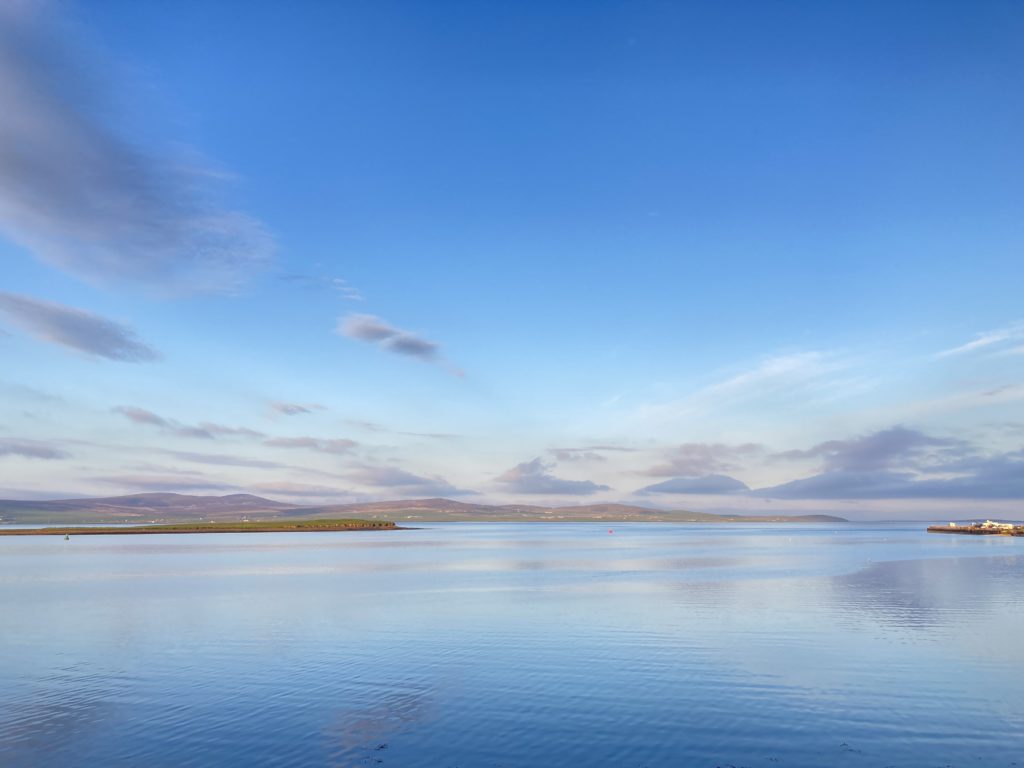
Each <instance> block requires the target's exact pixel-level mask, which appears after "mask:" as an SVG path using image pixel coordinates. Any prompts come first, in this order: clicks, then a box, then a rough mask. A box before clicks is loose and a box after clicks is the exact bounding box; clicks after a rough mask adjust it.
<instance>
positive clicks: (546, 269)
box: [0, 0, 1024, 517]
mask: <svg viewBox="0 0 1024 768" xmlns="http://www.w3.org/2000/svg"><path fill="white" fill-rule="evenodd" d="M1022 37H1024V8H1021V6H1020V5H1019V4H1018V3H1012V2H1005V3H1001V2H960V3H954V2H950V3H937V2H927V3H913V2H901V3H799V2H789V3H710V2H708V3H654V2H650V3H647V2H628V3H627V2H617V3H612V2H604V3H603V2H587V3H570V2H561V3H560V2H545V3H519V2H485V3H480V2H473V3H469V2H436V3H412V2H409V3H392V2H339V3H313V2H309V3H287V4H286V3H259V4H249V3H247V4H241V3H233V2H202V3H200V2H183V3H176V4H174V5H173V6H172V5H167V4H162V3H138V2H114V1H110V2H104V3H93V4H86V3H79V4H75V3H48V2H35V1H32V0H23V1H15V0H12V2H8V3H4V4H2V5H0V236H2V237H0V262H2V265H3V271H2V277H0V404H2V408H0V494H2V495H4V496H7V497H24V498H32V497H37V496H48V497H53V496H62V495H110V494H114V493H128V492H142V491H154V490H161V491H162V490H174V491H183V492H209V493H230V492H237V491H250V492H254V493H261V494H263V495H266V496H271V497H274V498H279V499H283V500H287V501H305V500H310V501H317V502H320V501H330V500H338V501H348V500H362V499H381V498H396V497H417V496H435V495H445V496H455V495H458V496H460V498H468V499H478V500H480V501H514V502H519V503H524V502H533V503H556V504H573V503H584V502H593V501H606V500H615V501H629V502H634V503H644V504H649V505H653V506H662V507H679V508H689V509H700V510H708V511H719V510H756V511H765V510H771V511H776V510H780V511H781V510H784V509H785V510H841V511H842V512H843V513H846V514H847V516H850V517H857V516H860V517H878V516H902V517H908V516H918V517H930V516H935V515H939V516H946V515H949V514H953V513H955V512H958V513H960V514H961V515H964V516H971V515H974V514H1003V515H1009V514H1012V513H1013V512H1014V511H1017V512H1019V511H1020V509H1021V506H1020V505H1021V503H1022V497H1024V384H1022V383H1021V382H1022V381H1024V310H1022V309H1021V299H1020V286H1021V285H1022V283H1024V280H1022V278H1024V259H1022V257H1021V253H1022V245H1024V216H1022V215H1021V214H1022V207H1024V206H1022V204H1024V143H1022V142H1021V140H1020V136H1022V135H1024V103H1022V102H1021V100H1020V98H1019V94H1020V93H1021V92H1024V47H1022V46H1021V45H1020V40H1021V39H1022Z"/></svg>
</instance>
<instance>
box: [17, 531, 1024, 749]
mask: <svg viewBox="0 0 1024 768" xmlns="http://www.w3.org/2000/svg"><path fill="white" fill-rule="evenodd" d="M613 528H614V534H609V533H608V526H607V525H603V526H602V525H590V524H579V523H576V524H552V523H547V524H509V525H504V524H447V525H432V526H430V527H429V528H425V529H423V530H414V531H395V532H366V533H334V534H332V533H325V534H311V533H302V534H237V535H236V534H225V535H216V536H213V535H188V536H185V535H183V536H166V537H163V536H147V537H118V536H96V537H73V539H72V541H70V542H65V541H63V540H62V539H61V538H59V537H52V538H50V537H47V538H36V537H31V538H29V537H17V538H15V537H10V538H0V765H3V766H5V768H6V767H13V766H32V767H33V768H36V767H46V766H62V767H67V766H110V765H127V766H176V767H177V766H190V765H192V766H212V765H216V766H370V765H380V766H383V768H387V767H388V766H431V767H434V766H438V767H442V766H461V767H463V768H471V767H473V766H504V767H505V768H510V767H512V766H531V767H532V766H545V765H550V766H615V767H616V768H619V767H633V766H649V767H650V768H655V767H657V766H691V765H692V766H709V768H713V767H714V766H719V765H722V766H725V765H734V766H766V767H768V768H771V767H774V766H808V767H810V766H814V767H815V768H820V767H821V766H851V767H853V766H880V767H882V766H947V765H950V766H1010V765H1015V764H1020V765H1024V539H1019V538H1018V539H1008V538H996V537H962V536H940V535H935V534H932V535H929V534H926V533H925V532H924V531H923V526H922V525H918V524H914V525H874V526H865V525H849V526H842V527H836V526H827V525H826V526H793V525H785V526H774V527H769V526H764V527H755V526H746V525H743V526H740V525H735V526H719V527H710V526H702V525H677V526H673V525H660V524H632V525H615V526H613Z"/></svg>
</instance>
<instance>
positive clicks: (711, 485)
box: [637, 475, 750, 495]
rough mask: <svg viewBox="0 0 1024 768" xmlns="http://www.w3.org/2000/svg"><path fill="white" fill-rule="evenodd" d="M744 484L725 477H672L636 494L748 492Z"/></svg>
mask: <svg viewBox="0 0 1024 768" xmlns="http://www.w3.org/2000/svg"><path fill="white" fill-rule="evenodd" d="M749 490H750V489H749V488H748V487H747V485H746V483H743V482H740V481H739V480H737V479H736V478H734V477H729V476H727V475H704V476H702V477H674V478H672V479H671V480H665V481H664V482H661V483H655V484H654V485H648V486H645V487H644V488H641V489H640V490H639V491H637V493H642V494H647V493H694V494H707V495H717V494H726V493H742V492H743V491H749Z"/></svg>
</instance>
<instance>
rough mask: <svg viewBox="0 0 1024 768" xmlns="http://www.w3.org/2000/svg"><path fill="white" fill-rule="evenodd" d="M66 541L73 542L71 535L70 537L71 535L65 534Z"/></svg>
mask: <svg viewBox="0 0 1024 768" xmlns="http://www.w3.org/2000/svg"><path fill="white" fill-rule="evenodd" d="M64 541H71V535H70V534H67V533H65V534H64Z"/></svg>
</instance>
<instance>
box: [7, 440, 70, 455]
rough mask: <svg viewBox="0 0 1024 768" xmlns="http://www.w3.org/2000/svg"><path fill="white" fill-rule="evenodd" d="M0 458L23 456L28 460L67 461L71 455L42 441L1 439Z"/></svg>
mask: <svg viewBox="0 0 1024 768" xmlns="http://www.w3.org/2000/svg"><path fill="white" fill-rule="evenodd" d="M0 456H21V457H23V458H27V459H67V458H70V457H71V454H70V453H68V452H67V451H65V450H63V449H61V448H55V447H53V446H52V445H50V444H49V443H45V442H42V441H40V440H21V439H17V438H8V437H5V438H0Z"/></svg>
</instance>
